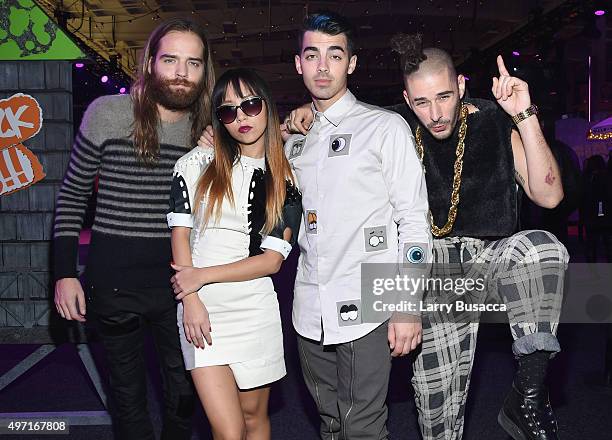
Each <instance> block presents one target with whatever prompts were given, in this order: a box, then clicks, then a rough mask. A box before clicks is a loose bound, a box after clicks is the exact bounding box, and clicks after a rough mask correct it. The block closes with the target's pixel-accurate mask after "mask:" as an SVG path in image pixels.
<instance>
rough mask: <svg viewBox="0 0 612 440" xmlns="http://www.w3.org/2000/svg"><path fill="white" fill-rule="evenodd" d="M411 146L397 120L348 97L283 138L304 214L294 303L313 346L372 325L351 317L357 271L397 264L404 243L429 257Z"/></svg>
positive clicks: (424, 207) (421, 188) (421, 187)
mask: <svg viewBox="0 0 612 440" xmlns="http://www.w3.org/2000/svg"><path fill="white" fill-rule="evenodd" d="M414 145H415V141H414V136H413V135H412V132H411V130H410V127H409V126H408V124H407V123H406V121H405V120H404V119H403V118H402V117H401V116H400V115H398V114H396V113H393V112H390V111H387V110H384V109H381V108H379V107H375V106H371V105H368V104H364V103H362V102H359V101H357V100H356V98H355V96H354V95H353V94H352V93H351V92H350V91H348V90H347V92H346V94H344V95H343V96H342V97H341V98H340V99H339V100H338V101H336V102H335V103H334V104H333V105H332V106H331V107H330V108H328V109H327V110H326V111H325V112H316V111H315V120H314V123H313V126H312V128H311V129H310V132H309V133H308V135H307V136H305V137H304V136H299V135H298V136H292V137H291V138H289V139H288V140H287V143H286V144H285V150H286V151H285V152H286V154H287V158H288V159H289V162H290V164H291V167H292V169H293V171H294V173H295V176H296V178H297V184H298V186H299V188H300V190H301V192H302V205H303V208H304V222H303V223H302V225H301V228H300V235H299V238H298V243H299V246H300V251H301V254H300V258H299V263H298V270H297V276H296V280H295V290H294V300H293V324H294V326H295V329H296V331H297V332H298V333H299V334H300V335H302V336H304V337H306V338H309V339H312V340H316V341H319V340H321V333H322V331H323V342H324V344H338V343H344V342H349V341H354V340H355V339H358V338H360V337H362V336H364V335H366V334H368V333H369V332H370V331H372V330H373V329H375V328H376V327H377V326H378V325H379V323H362V322H361V319H360V316H361V312H360V310H359V309H360V304H361V301H360V298H361V263H398V262H401V261H402V256H401V255H400V254H402V249H403V245H404V244H406V243H420V244H422V246H423V248H425V249H431V234H430V229H429V224H428V220H427V213H428V209H429V207H428V203H427V190H426V187H425V177H424V174H423V168H422V165H421V163H420V161H419V159H418V157H417V155H416V150H415V146H414ZM427 260H428V261H429V260H430V258H428V259H427ZM321 326H322V328H321Z"/></svg>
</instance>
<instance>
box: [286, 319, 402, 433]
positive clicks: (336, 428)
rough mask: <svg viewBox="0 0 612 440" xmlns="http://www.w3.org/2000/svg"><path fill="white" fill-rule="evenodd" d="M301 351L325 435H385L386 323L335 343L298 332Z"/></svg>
mask: <svg viewBox="0 0 612 440" xmlns="http://www.w3.org/2000/svg"><path fill="white" fill-rule="evenodd" d="M298 351H299V355H300V362H301V364H302V374H303V375H304V381H305V382H306V386H307V387H308V390H309V391H310V394H311V396H312V398H313V399H314V401H315V403H316V405H317V409H318V410H319V415H320V417H321V438H322V439H324V440H340V439H342V440H384V439H386V438H387V435H388V432H387V426H386V422H387V405H386V402H385V401H386V399H387V390H388V386H389V374H390V372H391V353H390V350H389V343H388V339H387V323H386V322H385V323H383V324H381V325H380V326H379V327H378V328H376V329H375V330H373V331H372V332H370V333H368V334H367V335H365V336H363V337H362V338H360V339H357V340H355V341H351V342H346V343H343V344H337V345H326V346H324V345H322V344H321V342H319V341H312V340H310V339H306V338H303V337H301V336H299V335H298Z"/></svg>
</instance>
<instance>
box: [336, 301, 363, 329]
mask: <svg viewBox="0 0 612 440" xmlns="http://www.w3.org/2000/svg"><path fill="white" fill-rule="evenodd" d="M336 308H337V310H338V326H340V327H346V326H349V325H358V324H361V323H362V322H361V300H359V299H355V300H349V301H338V302H337V303H336Z"/></svg>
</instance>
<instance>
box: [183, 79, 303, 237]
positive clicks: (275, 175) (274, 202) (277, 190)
mask: <svg viewBox="0 0 612 440" xmlns="http://www.w3.org/2000/svg"><path fill="white" fill-rule="evenodd" d="M230 87H231V88H232V90H233V91H234V93H235V94H236V96H239V97H240V98H244V97H245V96H249V95H255V96H259V97H261V98H262V99H263V100H264V102H265V104H266V105H265V109H264V110H265V111H266V116H267V123H266V131H265V132H264V135H263V136H264V146H265V158H266V173H265V174H264V176H265V177H264V180H265V189H266V220H265V223H264V227H263V230H262V233H263V234H264V235H265V234H268V233H269V232H270V231H271V230H272V229H273V228H274V226H275V225H276V224H277V223H278V222H279V220H280V219H281V215H282V210H283V204H284V203H285V194H286V183H285V182H286V181H287V180H290V181H291V182H293V173H292V172H291V168H290V166H289V162H288V161H287V158H286V157H285V153H284V151H283V139H282V137H281V132H280V126H279V118H278V112H277V110H276V105H275V104H274V102H273V101H272V99H271V96H270V91H269V89H268V86H267V84H266V83H265V81H264V80H263V79H262V78H261V77H260V76H259V75H257V74H256V73H255V72H254V71H253V70H249V69H231V70H228V71H226V72H225V73H224V74H223V75H222V76H221V77H220V78H219V79H218V80H217V82H216V84H215V87H214V89H213V92H212V105H213V112H214V109H216V108H217V107H219V106H220V105H221V103H222V102H223V100H224V99H225V94H226V91H227V90H228V89H229V88H230ZM243 89H244V90H245V91H248V95H244V93H243ZM264 110H262V111H264ZM212 126H213V130H214V136H215V137H214V138H215V141H214V143H215V145H214V151H215V154H214V158H213V160H212V162H211V163H210V165H209V166H208V167H207V168H206V171H205V172H204V173H203V174H202V175H201V176H200V179H199V180H198V186H197V189H196V196H195V203H194V205H195V210H194V211H195V214H196V215H198V212H199V207H200V205H201V201H202V199H203V198H204V196H205V195H206V197H207V199H208V200H207V203H206V209H205V210H204V213H203V220H204V222H205V223H207V222H208V221H209V220H210V218H211V217H213V216H214V217H215V220H216V221H218V220H219V218H220V217H221V206H222V203H223V199H224V198H226V197H227V199H228V200H229V201H230V203H232V204H234V193H233V191H232V169H233V167H234V165H235V164H236V162H237V161H238V160H239V159H240V145H239V144H238V142H236V140H235V139H234V138H232V137H231V136H230V134H229V132H228V131H227V129H226V128H225V125H224V124H223V123H222V122H221V121H219V119H218V118H217V117H216V116H214V115H213V117H212Z"/></svg>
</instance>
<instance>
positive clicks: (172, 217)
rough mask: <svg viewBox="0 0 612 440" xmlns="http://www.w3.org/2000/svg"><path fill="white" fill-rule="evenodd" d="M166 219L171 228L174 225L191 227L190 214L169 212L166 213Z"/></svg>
mask: <svg viewBox="0 0 612 440" xmlns="http://www.w3.org/2000/svg"><path fill="white" fill-rule="evenodd" d="M166 219H167V220H168V227H169V228H170V229H172V228H173V227H175V226H184V227H186V228H193V216H192V215H191V214H186V213H179V212H169V213H168V214H166Z"/></svg>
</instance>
